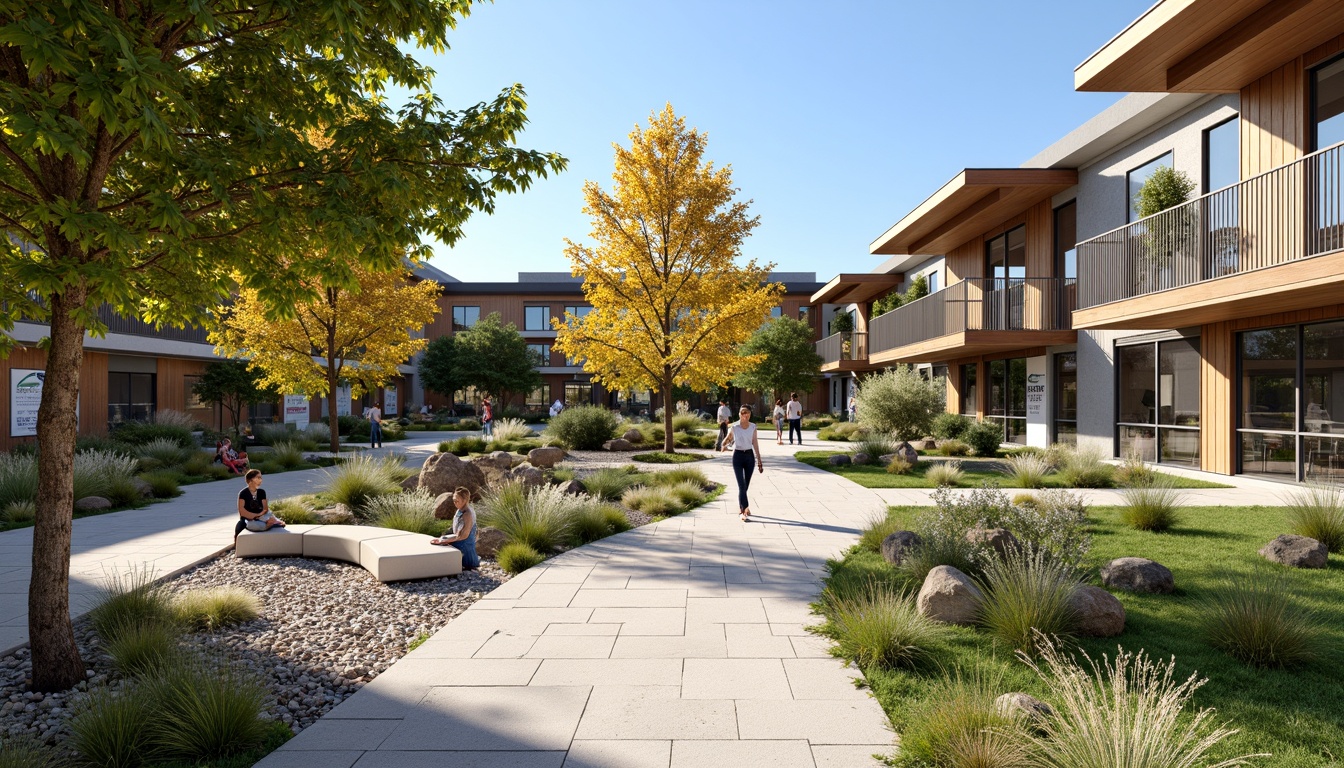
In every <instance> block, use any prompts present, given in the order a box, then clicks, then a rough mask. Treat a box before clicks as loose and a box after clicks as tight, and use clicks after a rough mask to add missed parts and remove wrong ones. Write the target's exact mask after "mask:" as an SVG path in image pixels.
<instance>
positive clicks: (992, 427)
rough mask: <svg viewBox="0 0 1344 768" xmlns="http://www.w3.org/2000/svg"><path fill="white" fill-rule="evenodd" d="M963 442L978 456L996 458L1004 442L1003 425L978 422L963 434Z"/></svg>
mask: <svg viewBox="0 0 1344 768" xmlns="http://www.w3.org/2000/svg"><path fill="white" fill-rule="evenodd" d="M961 440H962V441H964V442H965V443H966V444H967V445H969V446H970V447H971V450H972V451H975V455H976V456H984V457H986V458H988V457H992V456H995V455H996V454H998V452H999V444H1000V443H1002V442H1003V424H1002V423H1001V422H998V421H977V422H975V423H974V424H971V425H970V426H969V427H967V428H966V431H965V432H963V433H962V434H961ZM944 455H950V454H944Z"/></svg>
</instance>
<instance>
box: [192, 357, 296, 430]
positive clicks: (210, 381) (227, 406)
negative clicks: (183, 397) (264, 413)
mask: <svg viewBox="0 0 1344 768" xmlns="http://www.w3.org/2000/svg"><path fill="white" fill-rule="evenodd" d="M192 389H193V391H194V392H195V393H196V396H197V397H199V398H201V399H202V400H204V401H205V402H207V403H218V404H219V405H220V407H222V408H223V409H224V410H226V411H228V412H229V415H230V416H231V417H232V421H233V431H234V432H235V433H236V432H237V431H238V427H239V425H240V423H241V420H242V412H243V408H244V407H245V406H249V405H256V404H257V403H260V402H263V401H274V400H276V399H278V398H279V397H280V391H279V390H278V389H276V388H275V387H273V386H269V385H266V384H263V383H262V382H261V376H260V374H258V373H257V372H256V371H254V370H252V369H251V368H249V367H248V365H247V363H246V362H245V361H242V360H216V361H215V362H212V363H210V364H209V365H207V366H205V372H204V373H202V374H201V380H200V381H198V382H197V383H196V386H195V387H193V388H192Z"/></svg>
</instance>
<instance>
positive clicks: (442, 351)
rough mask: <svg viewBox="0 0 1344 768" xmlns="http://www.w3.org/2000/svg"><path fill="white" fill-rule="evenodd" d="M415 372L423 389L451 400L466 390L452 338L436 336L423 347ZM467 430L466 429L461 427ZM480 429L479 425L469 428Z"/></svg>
mask: <svg viewBox="0 0 1344 768" xmlns="http://www.w3.org/2000/svg"><path fill="white" fill-rule="evenodd" d="M416 372H417V373H418V374H419V375H420V381H421V382H422V383H423V384H424V386H425V389H427V390H429V391H431V392H437V393H439V394H440V395H443V396H444V397H449V398H451V397H452V396H453V393H454V392H457V391H458V390H462V389H466V388H467V387H468V386H469V385H468V384H467V379H466V376H465V375H464V370H463V368H462V367H460V366H459V365H458V351H457V341H456V338H455V337H454V336H448V335H445V336H436V337H434V338H433V339H431V340H430V342H429V344H428V345H427V346H426V347H425V352H424V354H423V355H422V356H421V357H420V364H419V367H418V368H417V370H416ZM462 428H463V429H468V427H462ZM470 429H480V425H477V426H475V427H470Z"/></svg>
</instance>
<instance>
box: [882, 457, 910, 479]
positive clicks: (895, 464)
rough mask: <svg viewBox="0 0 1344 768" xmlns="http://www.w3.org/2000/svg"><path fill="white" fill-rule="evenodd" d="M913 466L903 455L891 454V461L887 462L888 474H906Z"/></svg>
mask: <svg viewBox="0 0 1344 768" xmlns="http://www.w3.org/2000/svg"><path fill="white" fill-rule="evenodd" d="M914 468H915V465H914V464H911V463H910V462H908V461H906V460H905V457H904V456H900V455H897V456H892V457H891V461H888V462H887V474H888V475H908V474H910V471H911V470H913V469H914Z"/></svg>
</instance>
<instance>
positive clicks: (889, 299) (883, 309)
mask: <svg viewBox="0 0 1344 768" xmlns="http://www.w3.org/2000/svg"><path fill="white" fill-rule="evenodd" d="M928 295H929V279H928V278H927V277H925V276H924V275H919V276H918V277H916V278H915V279H914V280H913V281H911V283H910V287H909V288H906V289H905V291H904V292H902V291H895V290H893V291H891V292H889V293H887V294H886V295H885V296H883V297H882V298H880V299H878V300H877V301H875V302H873V317H875V318H876V317H880V316H882V315H885V314H886V313H888V312H890V311H891V310H893V309H897V308H899V307H903V306H905V305H906V304H909V303H910V302H912V301H918V300H919V299H922V298H924V297H925V296H928Z"/></svg>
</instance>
